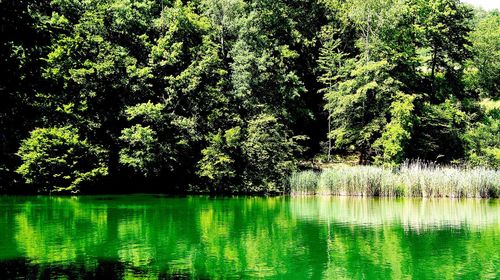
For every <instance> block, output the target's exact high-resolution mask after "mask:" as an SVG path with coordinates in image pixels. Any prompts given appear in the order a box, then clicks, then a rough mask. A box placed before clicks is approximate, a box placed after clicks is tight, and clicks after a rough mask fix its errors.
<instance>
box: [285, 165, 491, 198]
mask: <svg viewBox="0 0 500 280" xmlns="http://www.w3.org/2000/svg"><path fill="white" fill-rule="evenodd" d="M290 192H291V194H292V195H304V194H312V195H314V194H322V195H343V196H380V197H451V198H480V197H482V198H497V197H499V195H500V171H498V170H491V169H486V168H468V167H457V166H442V165H435V164H430V163H425V162H412V163H411V162H407V163H404V164H402V165H401V166H400V167H399V168H394V169H389V168H384V167H378V166H337V167H332V168H328V169H324V170H322V171H321V172H314V171H310V170H309V171H302V172H298V173H294V174H292V176H291V177H290Z"/></svg>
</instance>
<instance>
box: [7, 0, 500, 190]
mask: <svg viewBox="0 0 500 280" xmlns="http://www.w3.org/2000/svg"><path fill="white" fill-rule="evenodd" d="M0 5H1V6H2V10H3V11H7V12H6V13H4V16H3V18H2V23H1V32H2V36H1V45H0V48H1V49H0V57H1V60H0V61H1V63H2V66H1V67H0V71H1V73H0V77H1V84H0V93H1V95H0V98H1V100H0V117H1V118H0V139H1V143H2V145H1V154H0V177H1V178H0V186H1V187H0V188H4V190H6V189H11V190H12V189H14V190H20V189H29V190H32V191H41V192H86V193H92V192H100V191H116V192H119V191H124V190H125V189H127V188H129V187H130V188H131V189H128V190H133V191H146V190H148V189H147V188H150V189H149V190H154V191H161V192H175V191H210V192H246V193H262V192H282V191H285V188H286V179H287V176H288V175H289V174H290V173H291V172H292V171H293V170H295V169H296V168H297V163H298V162H299V161H301V160H305V159H311V158H313V157H315V158H319V159H322V160H332V159H334V158H346V157H350V156H351V157H352V156H354V155H355V156H356V157H357V158H358V161H359V163H361V164H379V165H389V166H391V165H397V164H399V163H401V162H402V161H403V160H404V159H406V158H420V159H425V160H432V161H438V162H467V163H468V164H475V165H487V166H492V167H494V168H497V167H498V166H499V165H500V164H499V162H500V149H499V133H498V129H499V123H500V111H499V106H498V104H499V103H498V97H499V92H500V14H499V13H498V11H491V12H485V11H480V10H473V9H472V8H471V7H469V6H466V5H464V4H462V3H460V1H458V0H432V1H428V0H352V1H341V0H280V1H277V0H253V1H244V0H192V1H170V0H163V1H162V0H86V1H80V0H52V1H45V0H16V1H2V2H1V3H0ZM24 183H27V185H25V184H24ZM29 186H31V189H30V188H29Z"/></svg>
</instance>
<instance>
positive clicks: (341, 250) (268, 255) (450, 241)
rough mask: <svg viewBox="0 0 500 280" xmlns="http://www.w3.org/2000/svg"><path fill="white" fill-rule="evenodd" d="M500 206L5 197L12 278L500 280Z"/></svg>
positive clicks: (3, 222) (5, 248)
mask: <svg viewBox="0 0 500 280" xmlns="http://www.w3.org/2000/svg"><path fill="white" fill-rule="evenodd" d="M499 271H500V202H499V201H498V200H450V199H443V200H419V199H405V200H394V199H363V198H338V197H270V198H263V197H237V198H210V197H203V196H201V197H199V196H193V197H184V198H169V197H163V196H152V195H134V196H97V197H95V196H93V197H92V196H88V197H86V196H85V197H17V196H0V279H12V278H16V277H17V278H32V279H33V278H34V279H36V278H66V279H77V278H86V279H91V278H104V279H117V278H118V279H122V278H125V279H128V278H148V279H157V278H162V279H169V278H205V279H206V278H209V279H213V278H266V279H269V278H279V279H342V278H346V279H353V278H354V279H401V278H412V279H499V278H500V272H499Z"/></svg>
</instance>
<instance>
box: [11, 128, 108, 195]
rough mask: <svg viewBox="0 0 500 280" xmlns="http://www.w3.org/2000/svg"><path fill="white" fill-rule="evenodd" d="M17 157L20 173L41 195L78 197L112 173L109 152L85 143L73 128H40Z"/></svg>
mask: <svg viewBox="0 0 500 280" xmlns="http://www.w3.org/2000/svg"><path fill="white" fill-rule="evenodd" d="M17 154H18V155H19V156H20V157H21V160H22V164H21V166H19V168H18V169H17V172H18V173H19V174H21V175H22V176H23V178H24V179H25V180H26V183H28V184H34V185H36V186H37V189H38V190H39V191H41V192H71V193H76V192H79V191H80V188H81V187H82V186H84V185H85V184H88V183H91V182H94V181H95V180H96V179H98V178H99V177H102V176H106V175H107V173H108V168H107V166H106V152H105V150H104V149H102V148H101V147H99V146H96V145H92V144H91V143H89V142H87V140H81V139H80V137H79V135H78V130H76V129H74V128H71V127H54V128H37V129H35V130H33V131H32V132H31V134H30V137H28V138H27V139H25V140H23V141H22V143H21V147H20V148H19V151H18V153H17Z"/></svg>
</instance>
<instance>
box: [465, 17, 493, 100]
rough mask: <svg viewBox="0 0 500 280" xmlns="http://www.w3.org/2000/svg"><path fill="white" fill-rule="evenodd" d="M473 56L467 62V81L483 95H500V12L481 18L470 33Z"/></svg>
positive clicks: (469, 85)
mask: <svg viewBox="0 0 500 280" xmlns="http://www.w3.org/2000/svg"><path fill="white" fill-rule="evenodd" d="M469 38H470V40H471V43H472V45H471V47H470V51H471V52H472V58H471V59H470V60H469V61H468V63H467V71H466V82H467V84H468V87H469V88H470V90H472V91H475V92H477V93H478V95H480V96H482V97H491V98H499V97H500V13H499V12H498V11H494V12H490V13H488V14H487V15H486V16H485V17H484V18H480V19H479V22H478V23H477V24H476V26H475V28H474V30H473V31H472V32H471V33H470V35H469Z"/></svg>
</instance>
